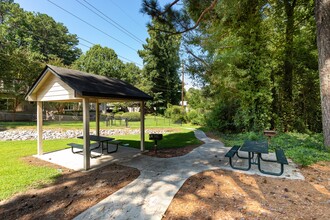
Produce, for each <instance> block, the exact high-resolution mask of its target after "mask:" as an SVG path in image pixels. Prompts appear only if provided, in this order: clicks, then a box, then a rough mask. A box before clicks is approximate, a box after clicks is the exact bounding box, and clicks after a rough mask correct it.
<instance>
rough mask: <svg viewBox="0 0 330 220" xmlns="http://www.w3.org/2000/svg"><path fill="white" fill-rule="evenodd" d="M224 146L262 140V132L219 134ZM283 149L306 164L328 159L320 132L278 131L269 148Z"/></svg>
mask: <svg viewBox="0 0 330 220" xmlns="http://www.w3.org/2000/svg"><path fill="white" fill-rule="evenodd" d="M220 137H221V140H222V141H223V142H224V144H225V146H234V145H242V144H243V142H244V140H264V139H265V136H263V134H262V133H255V132H247V133H240V134H221V135H220ZM277 148H280V149H283V150H284V151H285V154H286V156H287V157H289V158H290V159H292V160H293V161H294V162H295V163H297V164H300V165H302V166H307V165H310V164H313V163H316V162H318V161H330V152H329V151H327V150H326V149H325V147H324V145H323V138H322V134H320V133H312V134H301V133H280V134H277V135H276V136H274V137H273V138H271V142H270V149H271V150H275V149H277Z"/></svg>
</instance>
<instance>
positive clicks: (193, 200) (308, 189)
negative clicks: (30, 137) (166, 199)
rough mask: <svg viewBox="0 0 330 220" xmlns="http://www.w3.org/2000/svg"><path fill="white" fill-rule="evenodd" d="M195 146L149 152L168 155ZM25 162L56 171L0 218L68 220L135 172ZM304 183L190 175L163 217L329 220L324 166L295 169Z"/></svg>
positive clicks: (329, 189)
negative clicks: (57, 171) (48, 181)
mask: <svg viewBox="0 0 330 220" xmlns="http://www.w3.org/2000/svg"><path fill="white" fill-rule="evenodd" d="M195 147H197V146H190V147H186V148H180V149H174V150H158V152H157V155H152V154H153V153H154V152H153V151H150V152H149V153H148V154H147V155H150V156H158V157H173V156H180V155H184V154H186V153H187V152H190V151H191V150H193V149H194V148H195ZM25 161H26V162H27V163H30V164H32V165H37V166H51V167H54V168H57V169H61V170H62V175H61V176H60V177H58V178H57V179H56V180H55V182H54V183H52V184H49V185H46V186H43V187H42V188H39V189H30V190H28V191H27V192H25V193H21V194H18V195H15V196H14V197H13V198H11V199H9V200H7V201H2V202H0V214H1V215H0V219H71V218H73V217H75V216H77V215H78V214H79V213H81V212H83V211H84V210H86V209H87V208H89V207H91V206H93V205H94V204H96V203H98V202H99V201H101V200H102V199H103V198H105V197H107V196H109V195H111V194H112V193H114V192H116V191H117V190H118V189H120V188H122V187H124V186H126V185H127V184H128V183H130V182H131V181H133V180H134V179H135V178H137V177H138V176H139V174H140V173H139V171H138V170H137V169H134V168H129V167H125V166H121V165H117V164H111V165H107V166H105V167H102V168H101V169H97V170H94V171H89V172H76V171H72V170H69V169H66V168H63V167H59V166H56V165H54V164H51V163H48V162H45V161H41V160H38V159H36V158H32V157H28V158H25ZM301 172H302V173H303V175H304V176H305V177H306V180H287V179H281V178H269V177H262V176H257V175H246V174H244V173H238V172H232V171H224V170H214V171H205V172H202V173H199V174H197V175H194V176H192V177H190V178H189V179H188V180H187V181H186V182H185V183H184V185H183V186H182V188H181V189H180V190H179V192H178V193H177V194H176V196H175V198H174V199H173V201H172V203H171V204H170V206H169V207H168V209H167V211H166V213H165V214H164V219H329V216H330V162H322V163H318V164H315V165H313V166H309V167H305V168H301Z"/></svg>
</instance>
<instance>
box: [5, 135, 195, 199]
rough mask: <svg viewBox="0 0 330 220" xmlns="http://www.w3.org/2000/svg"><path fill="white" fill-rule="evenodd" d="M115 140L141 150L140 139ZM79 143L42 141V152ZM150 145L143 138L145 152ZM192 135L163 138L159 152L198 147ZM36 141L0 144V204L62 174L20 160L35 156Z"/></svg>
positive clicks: (117, 136)
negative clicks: (161, 150) (191, 146)
mask: <svg viewBox="0 0 330 220" xmlns="http://www.w3.org/2000/svg"><path fill="white" fill-rule="evenodd" d="M113 137H114V138H116V140H121V141H122V142H123V143H128V144H129V146H130V147H134V148H140V135H139V134H138V135H116V136H113ZM79 141H81V143H82V140H81V139H56V140H44V152H45V153H46V152H51V151H56V150H61V149H65V148H67V147H68V146H67V143H70V142H76V143H79ZM153 143H154V142H153V141H150V140H148V137H146V149H147V150H148V149H149V150H150V149H153ZM200 143H201V142H200V141H199V140H198V139H197V138H196V137H195V136H194V132H193V131H192V130H188V129H179V130H178V131H177V132H175V133H169V134H164V138H163V140H162V141H160V142H159V148H158V149H160V148H162V149H164V148H180V147H185V146H189V145H195V144H200ZM36 145H37V143H36V141H35V140H25V141H0V201H1V200H5V199H8V198H9V197H11V196H12V195H14V194H16V193H18V192H24V191H26V190H27V189H29V188H31V187H33V188H34V187H39V186H41V185H43V184H47V183H51V182H52V181H54V180H55V179H56V177H58V176H59V175H61V171H60V170H57V169H54V168H50V167H46V166H43V167H41V166H31V165H29V164H27V163H25V162H24V161H23V160H22V158H23V157H27V156H32V155H35V154H36V153H37V147H36Z"/></svg>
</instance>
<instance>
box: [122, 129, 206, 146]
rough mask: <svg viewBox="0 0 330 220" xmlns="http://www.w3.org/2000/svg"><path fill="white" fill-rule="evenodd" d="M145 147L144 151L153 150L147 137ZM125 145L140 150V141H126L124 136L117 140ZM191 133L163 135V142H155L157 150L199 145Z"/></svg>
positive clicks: (199, 142)
mask: <svg viewBox="0 0 330 220" xmlns="http://www.w3.org/2000/svg"><path fill="white" fill-rule="evenodd" d="M145 139H146V141H145V147H146V150H152V149H154V141H152V140H149V137H148V136H147V135H146V138H145ZM118 140H120V141H122V142H123V143H125V144H129V146H130V147H133V148H137V149H139V148H140V140H127V139H125V136H123V138H118ZM201 143H202V142H201V141H199V140H198V139H197V138H196V137H195V134H194V132H193V131H189V132H184V133H171V134H164V135H163V140H161V141H157V149H173V148H182V147H186V146H190V145H196V144H201Z"/></svg>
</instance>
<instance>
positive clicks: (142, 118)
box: [140, 101, 145, 152]
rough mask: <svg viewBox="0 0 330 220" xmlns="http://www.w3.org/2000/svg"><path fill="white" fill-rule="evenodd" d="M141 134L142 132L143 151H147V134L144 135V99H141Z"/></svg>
mask: <svg viewBox="0 0 330 220" xmlns="http://www.w3.org/2000/svg"><path fill="white" fill-rule="evenodd" d="M140 120H141V123H140V134H141V145H140V146H141V151H142V152H143V151H145V143H144V140H145V135H144V101H141V103H140Z"/></svg>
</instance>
